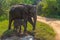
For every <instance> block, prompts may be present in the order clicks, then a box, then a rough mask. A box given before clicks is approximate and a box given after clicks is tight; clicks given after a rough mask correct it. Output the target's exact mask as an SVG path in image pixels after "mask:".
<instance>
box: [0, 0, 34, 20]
mask: <svg viewBox="0 0 60 40" xmlns="http://www.w3.org/2000/svg"><path fill="white" fill-rule="evenodd" d="M32 3H33V2H32V1H31V0H0V18H1V16H3V17H6V19H8V16H9V10H10V8H11V6H12V5H15V4H32ZM2 19H4V18H2ZM2 19H1V20H2Z"/></svg>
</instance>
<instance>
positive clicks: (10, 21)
mask: <svg viewBox="0 0 60 40" xmlns="http://www.w3.org/2000/svg"><path fill="white" fill-rule="evenodd" d="M11 23H12V19H9V27H8V30H10V29H11Z"/></svg>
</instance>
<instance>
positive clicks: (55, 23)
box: [37, 16, 60, 40]
mask: <svg viewBox="0 0 60 40" xmlns="http://www.w3.org/2000/svg"><path fill="white" fill-rule="evenodd" d="M37 21H40V22H44V23H46V24H48V25H50V26H51V27H52V28H53V29H54V31H55V32H56V40H60V20H55V19H51V18H45V17H41V16H37Z"/></svg>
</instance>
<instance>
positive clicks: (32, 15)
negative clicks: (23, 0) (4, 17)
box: [8, 4, 37, 31]
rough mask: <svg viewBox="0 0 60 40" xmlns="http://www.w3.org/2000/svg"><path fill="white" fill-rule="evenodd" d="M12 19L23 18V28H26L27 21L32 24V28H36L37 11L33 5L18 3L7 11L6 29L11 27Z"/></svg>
mask: <svg viewBox="0 0 60 40" xmlns="http://www.w3.org/2000/svg"><path fill="white" fill-rule="evenodd" d="M14 19H23V20H24V24H25V26H24V29H25V31H26V30H27V29H26V28H27V21H28V22H29V23H31V25H32V26H33V30H35V28H36V19H37V11H36V6H35V5H25V4H18V5H13V6H12V8H11V9H10V11H9V26H8V30H10V29H11V23H12V21H13V20H14Z"/></svg>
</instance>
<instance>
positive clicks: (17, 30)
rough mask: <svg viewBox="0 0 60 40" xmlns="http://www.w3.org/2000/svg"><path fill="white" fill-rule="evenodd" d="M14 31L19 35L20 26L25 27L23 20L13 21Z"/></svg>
mask: <svg viewBox="0 0 60 40" xmlns="http://www.w3.org/2000/svg"><path fill="white" fill-rule="evenodd" d="M13 24H14V30H15V31H16V32H17V33H18V32H20V33H21V26H22V25H23V26H25V24H26V23H25V24H24V20H23V19H14V23H13Z"/></svg>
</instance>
